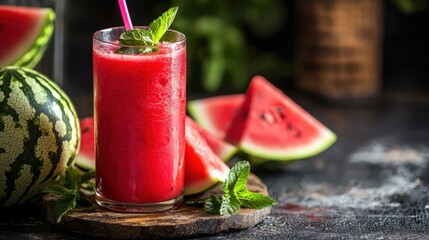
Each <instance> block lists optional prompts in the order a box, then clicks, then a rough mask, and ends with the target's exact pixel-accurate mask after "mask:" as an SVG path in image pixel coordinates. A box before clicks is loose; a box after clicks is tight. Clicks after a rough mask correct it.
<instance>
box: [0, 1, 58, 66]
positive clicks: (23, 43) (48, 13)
mask: <svg viewBox="0 0 429 240" xmlns="http://www.w3.org/2000/svg"><path fill="white" fill-rule="evenodd" d="M54 19H55V14H54V12H53V11H52V9H49V8H31V7H17V6H9V5H1V6H0V39H1V44H0V67H1V66H8V65H15V66H21V67H28V68H33V67H34V66H36V65H37V63H38V62H39V61H40V59H41V58H42V56H43V53H44V52H45V50H46V48H47V46H48V42H49V39H50V38H51V36H52V33H53V31H54Z"/></svg>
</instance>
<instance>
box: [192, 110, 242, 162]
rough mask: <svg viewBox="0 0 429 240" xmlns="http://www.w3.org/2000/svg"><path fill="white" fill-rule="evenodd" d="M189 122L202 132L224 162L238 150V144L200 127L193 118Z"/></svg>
mask: <svg viewBox="0 0 429 240" xmlns="http://www.w3.org/2000/svg"><path fill="white" fill-rule="evenodd" d="M189 124H192V127H193V128H195V129H196V130H197V131H198V132H199V133H200V135H201V136H202V137H203V138H204V140H206V142H207V144H208V145H209V147H210V148H211V150H212V151H213V152H214V153H215V154H216V155H217V156H218V157H219V158H220V159H222V160H223V161H224V162H228V160H230V159H231V158H232V157H233V156H234V155H235V154H236V153H237V152H238V148H237V147H236V146H234V145H232V144H229V143H227V142H225V141H223V140H222V139H220V138H218V137H216V136H214V135H213V134H211V133H210V132H208V131H207V130H205V129H203V128H202V127H200V126H199V125H198V124H197V123H195V122H194V121H193V120H192V119H191V118H189Z"/></svg>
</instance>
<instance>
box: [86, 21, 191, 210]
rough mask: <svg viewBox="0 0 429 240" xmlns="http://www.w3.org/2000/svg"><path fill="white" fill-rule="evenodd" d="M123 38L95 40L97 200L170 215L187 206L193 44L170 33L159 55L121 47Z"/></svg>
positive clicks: (104, 34) (110, 32) (110, 35)
mask: <svg viewBox="0 0 429 240" xmlns="http://www.w3.org/2000/svg"><path fill="white" fill-rule="evenodd" d="M124 31H125V29H124V28H122V27H116V28H109V29H104V30H100V31H97V32H96V33H95V34H94V36H93V68H94V109H95V110H94V111H95V113H94V117H95V150H96V169H97V176H96V185H97V186H96V187H97V188H96V200H97V203H98V204H99V205H100V206H102V207H105V208H109V209H113V210H116V211H123V212H156V211H163V210H168V209H171V208H174V207H177V206H179V205H180V204H181V202H182V199H183V187H184V161H183V159H184V138H185V111H186V109H185V102H186V38H185V35H184V34H182V33H179V32H176V31H172V30H169V31H168V32H167V33H166V34H165V35H164V37H163V39H162V42H161V43H160V44H159V45H158V46H157V47H156V49H155V51H154V48H153V47H152V48H147V47H142V46H123V45H120V44H119V43H118V39H119V36H120V35H121V33H122V32H124ZM119 52H122V53H119ZM141 52H150V53H141Z"/></svg>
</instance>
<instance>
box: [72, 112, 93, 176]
mask: <svg viewBox="0 0 429 240" xmlns="http://www.w3.org/2000/svg"><path fill="white" fill-rule="evenodd" d="M80 131H81V137H80V149H79V153H78V155H77V156H76V160H75V163H76V165H77V166H79V167H81V168H83V169H86V170H95V150H94V118H92V117H87V118H84V119H81V120H80Z"/></svg>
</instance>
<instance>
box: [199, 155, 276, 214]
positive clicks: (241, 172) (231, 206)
mask: <svg viewBox="0 0 429 240" xmlns="http://www.w3.org/2000/svg"><path fill="white" fill-rule="evenodd" d="M249 173H250V164H249V162H247V161H240V162H238V163H236V164H235V165H234V166H233V167H232V168H231V170H230V172H229V174H228V178H227V179H226V180H225V183H224V185H223V194H222V198H221V199H220V198H219V197H217V196H214V195H212V196H210V198H209V199H207V200H206V203H205V204H204V211H206V212H209V213H218V214H220V215H232V214H234V213H236V212H238V211H239V210H240V208H241V206H243V207H247V208H254V209H262V208H265V207H269V206H271V205H273V204H275V203H277V202H276V201H275V200H273V199H271V198H270V197H268V196H265V195H263V194H260V193H254V192H250V191H249V190H248V189H247V187H246V182H247V179H248V177H249Z"/></svg>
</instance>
